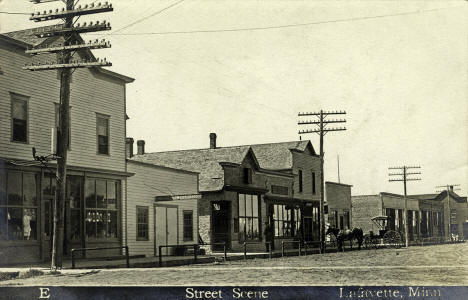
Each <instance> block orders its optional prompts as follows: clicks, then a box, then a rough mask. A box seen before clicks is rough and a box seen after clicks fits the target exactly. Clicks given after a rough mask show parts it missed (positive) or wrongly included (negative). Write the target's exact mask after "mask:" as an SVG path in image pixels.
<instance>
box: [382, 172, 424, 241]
mask: <svg viewBox="0 0 468 300" xmlns="http://www.w3.org/2000/svg"><path fill="white" fill-rule="evenodd" d="M420 168H421V167H409V166H403V167H390V168H388V169H389V170H400V171H402V173H389V174H388V176H390V178H393V179H389V180H388V181H403V190H404V202H405V209H404V211H403V226H404V227H405V246H406V247H408V246H409V237H408V199H407V193H406V182H407V181H415V180H421V178H408V175H417V174H421V172H408V170H409V169H420ZM392 176H403V177H400V178H397V179H394V178H396V177H392Z"/></svg>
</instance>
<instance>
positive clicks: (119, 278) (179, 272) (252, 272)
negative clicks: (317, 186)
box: [0, 243, 468, 286]
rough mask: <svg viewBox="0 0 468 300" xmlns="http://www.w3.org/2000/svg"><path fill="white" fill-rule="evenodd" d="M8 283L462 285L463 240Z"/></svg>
mask: <svg viewBox="0 0 468 300" xmlns="http://www.w3.org/2000/svg"><path fill="white" fill-rule="evenodd" d="M0 285H3V286H5V285H10V286H18V285H20V286H38V285H47V286H160V285H163V286H164V285H172V286H173V285H185V286H187V285H191V286H195V285H205V286H206V285H268V286H284V285H307V286H310V285H442V286H447V285H463V286H466V285H468V244H467V243H462V244H452V245H435V246H425V247H410V248H408V249H379V250H361V251H352V252H346V253H329V254H323V255H320V254H315V255H308V256H301V257H298V256H295V257H287V258H274V259H271V260H269V259H254V260H246V261H233V262H229V261H228V262H223V263H220V264H201V265H192V266H183V267H172V268H146V269H109V270H79V271H78V270H73V272H64V273H63V274H60V275H50V274H47V275H43V276H39V277H35V278H28V279H15V280H8V281H3V282H0Z"/></svg>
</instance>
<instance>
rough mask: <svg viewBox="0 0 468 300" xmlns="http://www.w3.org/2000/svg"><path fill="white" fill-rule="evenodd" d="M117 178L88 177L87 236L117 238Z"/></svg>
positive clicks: (86, 191)
mask: <svg viewBox="0 0 468 300" xmlns="http://www.w3.org/2000/svg"><path fill="white" fill-rule="evenodd" d="M117 186H118V182H117V181H115V180H103V179H87V180H86V183H85V199H86V201H85V205H86V212H85V223H86V237H87V238H91V239H92V238H98V239H105V238H117V236H118V230H117V229H118V226H117V225H118V224H117V222H118V220H117V215H118V214H117V192H116V191H117V190H118V188H117Z"/></svg>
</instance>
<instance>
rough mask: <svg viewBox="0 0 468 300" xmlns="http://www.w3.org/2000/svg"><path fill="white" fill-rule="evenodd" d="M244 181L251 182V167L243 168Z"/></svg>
mask: <svg viewBox="0 0 468 300" xmlns="http://www.w3.org/2000/svg"><path fill="white" fill-rule="evenodd" d="M243 175H244V176H243V178H244V183H246V184H250V183H252V169H251V168H244V174H243Z"/></svg>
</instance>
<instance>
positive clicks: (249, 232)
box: [239, 194, 260, 241]
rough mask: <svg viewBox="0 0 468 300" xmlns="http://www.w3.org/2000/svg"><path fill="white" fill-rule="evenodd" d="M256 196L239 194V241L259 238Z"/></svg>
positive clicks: (257, 200)
mask: <svg viewBox="0 0 468 300" xmlns="http://www.w3.org/2000/svg"><path fill="white" fill-rule="evenodd" d="M259 213H260V212H259V197H258V195H250V194H239V241H246V240H255V239H259V238H260V217H259Z"/></svg>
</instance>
